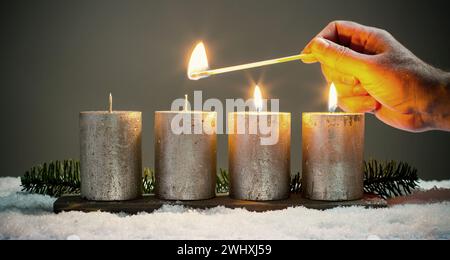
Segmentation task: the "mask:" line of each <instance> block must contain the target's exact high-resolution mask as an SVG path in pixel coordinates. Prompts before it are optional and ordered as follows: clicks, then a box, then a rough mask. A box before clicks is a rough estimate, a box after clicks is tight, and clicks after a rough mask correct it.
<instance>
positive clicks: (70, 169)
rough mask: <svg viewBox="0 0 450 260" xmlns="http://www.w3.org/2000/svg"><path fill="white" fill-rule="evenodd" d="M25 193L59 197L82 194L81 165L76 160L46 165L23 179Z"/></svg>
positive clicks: (32, 169)
mask: <svg viewBox="0 0 450 260" xmlns="http://www.w3.org/2000/svg"><path fill="white" fill-rule="evenodd" d="M21 182H22V187H23V190H24V191H28V192H31V193H38V194H44V195H50V196H54V197H59V196H61V195H63V194H76V193H80V186H81V182H80V163H79V162H78V161H74V160H65V161H62V162H60V161H55V162H50V163H44V164H43V165H38V166H35V167H33V168H31V169H30V170H29V171H27V172H26V173H25V175H24V176H23V177H22V178H21Z"/></svg>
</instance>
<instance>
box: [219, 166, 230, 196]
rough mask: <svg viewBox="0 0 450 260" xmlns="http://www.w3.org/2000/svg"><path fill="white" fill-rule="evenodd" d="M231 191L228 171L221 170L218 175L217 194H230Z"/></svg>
mask: <svg viewBox="0 0 450 260" xmlns="http://www.w3.org/2000/svg"><path fill="white" fill-rule="evenodd" d="M229 191H230V178H229V176H228V173H227V171H225V170H222V169H219V174H218V175H217V184H216V192H217V193H228V192H229Z"/></svg>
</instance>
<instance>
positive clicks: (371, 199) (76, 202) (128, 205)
mask: <svg viewBox="0 0 450 260" xmlns="http://www.w3.org/2000/svg"><path fill="white" fill-rule="evenodd" d="M163 205H180V206H184V207H187V208H192V209H209V208H214V207H218V206H223V207H226V208H232V209H234V208H244V209H247V210H249V211H254V212H264V211H271V210H282V209H286V208H289V207H306V208H310V209H319V210H326V209H331V208H336V207H351V206H360V207H366V208H384V207H387V206H388V204H387V202H386V200H383V199H381V198H379V197H376V196H370V195H367V196H365V198H364V199H362V200H356V201H344V202H326V201H313V200H308V199H304V198H302V197H301V196H300V195H298V194H292V195H291V197H290V198H289V199H287V200H280V201H268V202H255V201H242V200H234V199H231V198H230V197H229V196H227V195H220V196H217V197H216V198H214V199H210V200H202V201H165V200H160V199H158V198H157V197H155V196H154V195H145V196H143V197H142V198H140V199H137V200H132V201H120V202H99V201H88V200H85V199H82V198H81V197H80V196H63V197H61V198H59V199H58V200H57V201H56V202H55V204H54V211H55V213H60V212H64V211H82V212H95V211H102V212H111V213H118V212H124V213H128V214H136V213H139V212H148V213H151V212H153V211H155V210H158V209H160V208H161V207H162V206H163Z"/></svg>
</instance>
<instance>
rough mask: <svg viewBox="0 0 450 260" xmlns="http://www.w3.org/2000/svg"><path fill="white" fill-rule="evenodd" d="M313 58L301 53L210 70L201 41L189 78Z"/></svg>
mask: <svg viewBox="0 0 450 260" xmlns="http://www.w3.org/2000/svg"><path fill="white" fill-rule="evenodd" d="M311 59H314V57H312V55H309V54H299V55H294V56H289V57H284V58H278V59H272V60H266V61H259V62H253V63H248V64H243V65H237V66H231V67H225V68H220V69H214V70H209V65H208V58H207V55H206V50H205V46H204V45H203V43H201V42H200V43H199V44H197V46H196V47H195V49H194V51H193V52H192V55H191V59H190V61H189V66H188V78H189V79H191V80H199V79H203V78H207V77H209V76H212V75H217V74H222V73H227V72H233V71H239V70H246V69H251V68H258V67H263V66H268V65H273V64H279V63H285V62H290V61H296V60H311Z"/></svg>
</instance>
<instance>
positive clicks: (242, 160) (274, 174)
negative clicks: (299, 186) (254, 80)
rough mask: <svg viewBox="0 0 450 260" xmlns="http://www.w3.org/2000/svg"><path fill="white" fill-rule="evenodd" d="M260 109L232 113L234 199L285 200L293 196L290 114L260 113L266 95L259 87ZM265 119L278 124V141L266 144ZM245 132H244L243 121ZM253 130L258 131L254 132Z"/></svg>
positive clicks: (257, 103) (230, 153)
mask: <svg viewBox="0 0 450 260" xmlns="http://www.w3.org/2000/svg"><path fill="white" fill-rule="evenodd" d="M254 100H255V106H256V107H257V109H258V111H257V112H234V113H230V114H229V115H228V125H229V131H228V146H229V147H228V157H229V171H230V181H231V184H230V195H231V197H232V198H234V199H241V200H250V201H271V200H282V199H286V198H288V197H289V183H290V141H291V115H290V113H275V112H273V113H272V112H260V111H261V105H262V97H261V94H260V90H259V88H258V87H257V88H256V89H255V99H254ZM262 120H266V121H267V122H264V123H265V124H267V125H269V126H270V125H271V124H274V125H275V126H277V127H276V128H274V131H276V133H272V134H275V135H278V141H277V142H276V143H274V144H272V145H263V144H262V143H261V138H266V137H267V135H266V134H262V133H261V132H260V131H259V129H260V128H259V124H261V123H262ZM242 123H244V124H245V125H242V127H243V129H244V131H243V132H242V133H240V132H239V131H238V130H239V129H238V128H239V124H242ZM252 129H257V130H258V131H257V132H254V130H253V132H254V133H252Z"/></svg>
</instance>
